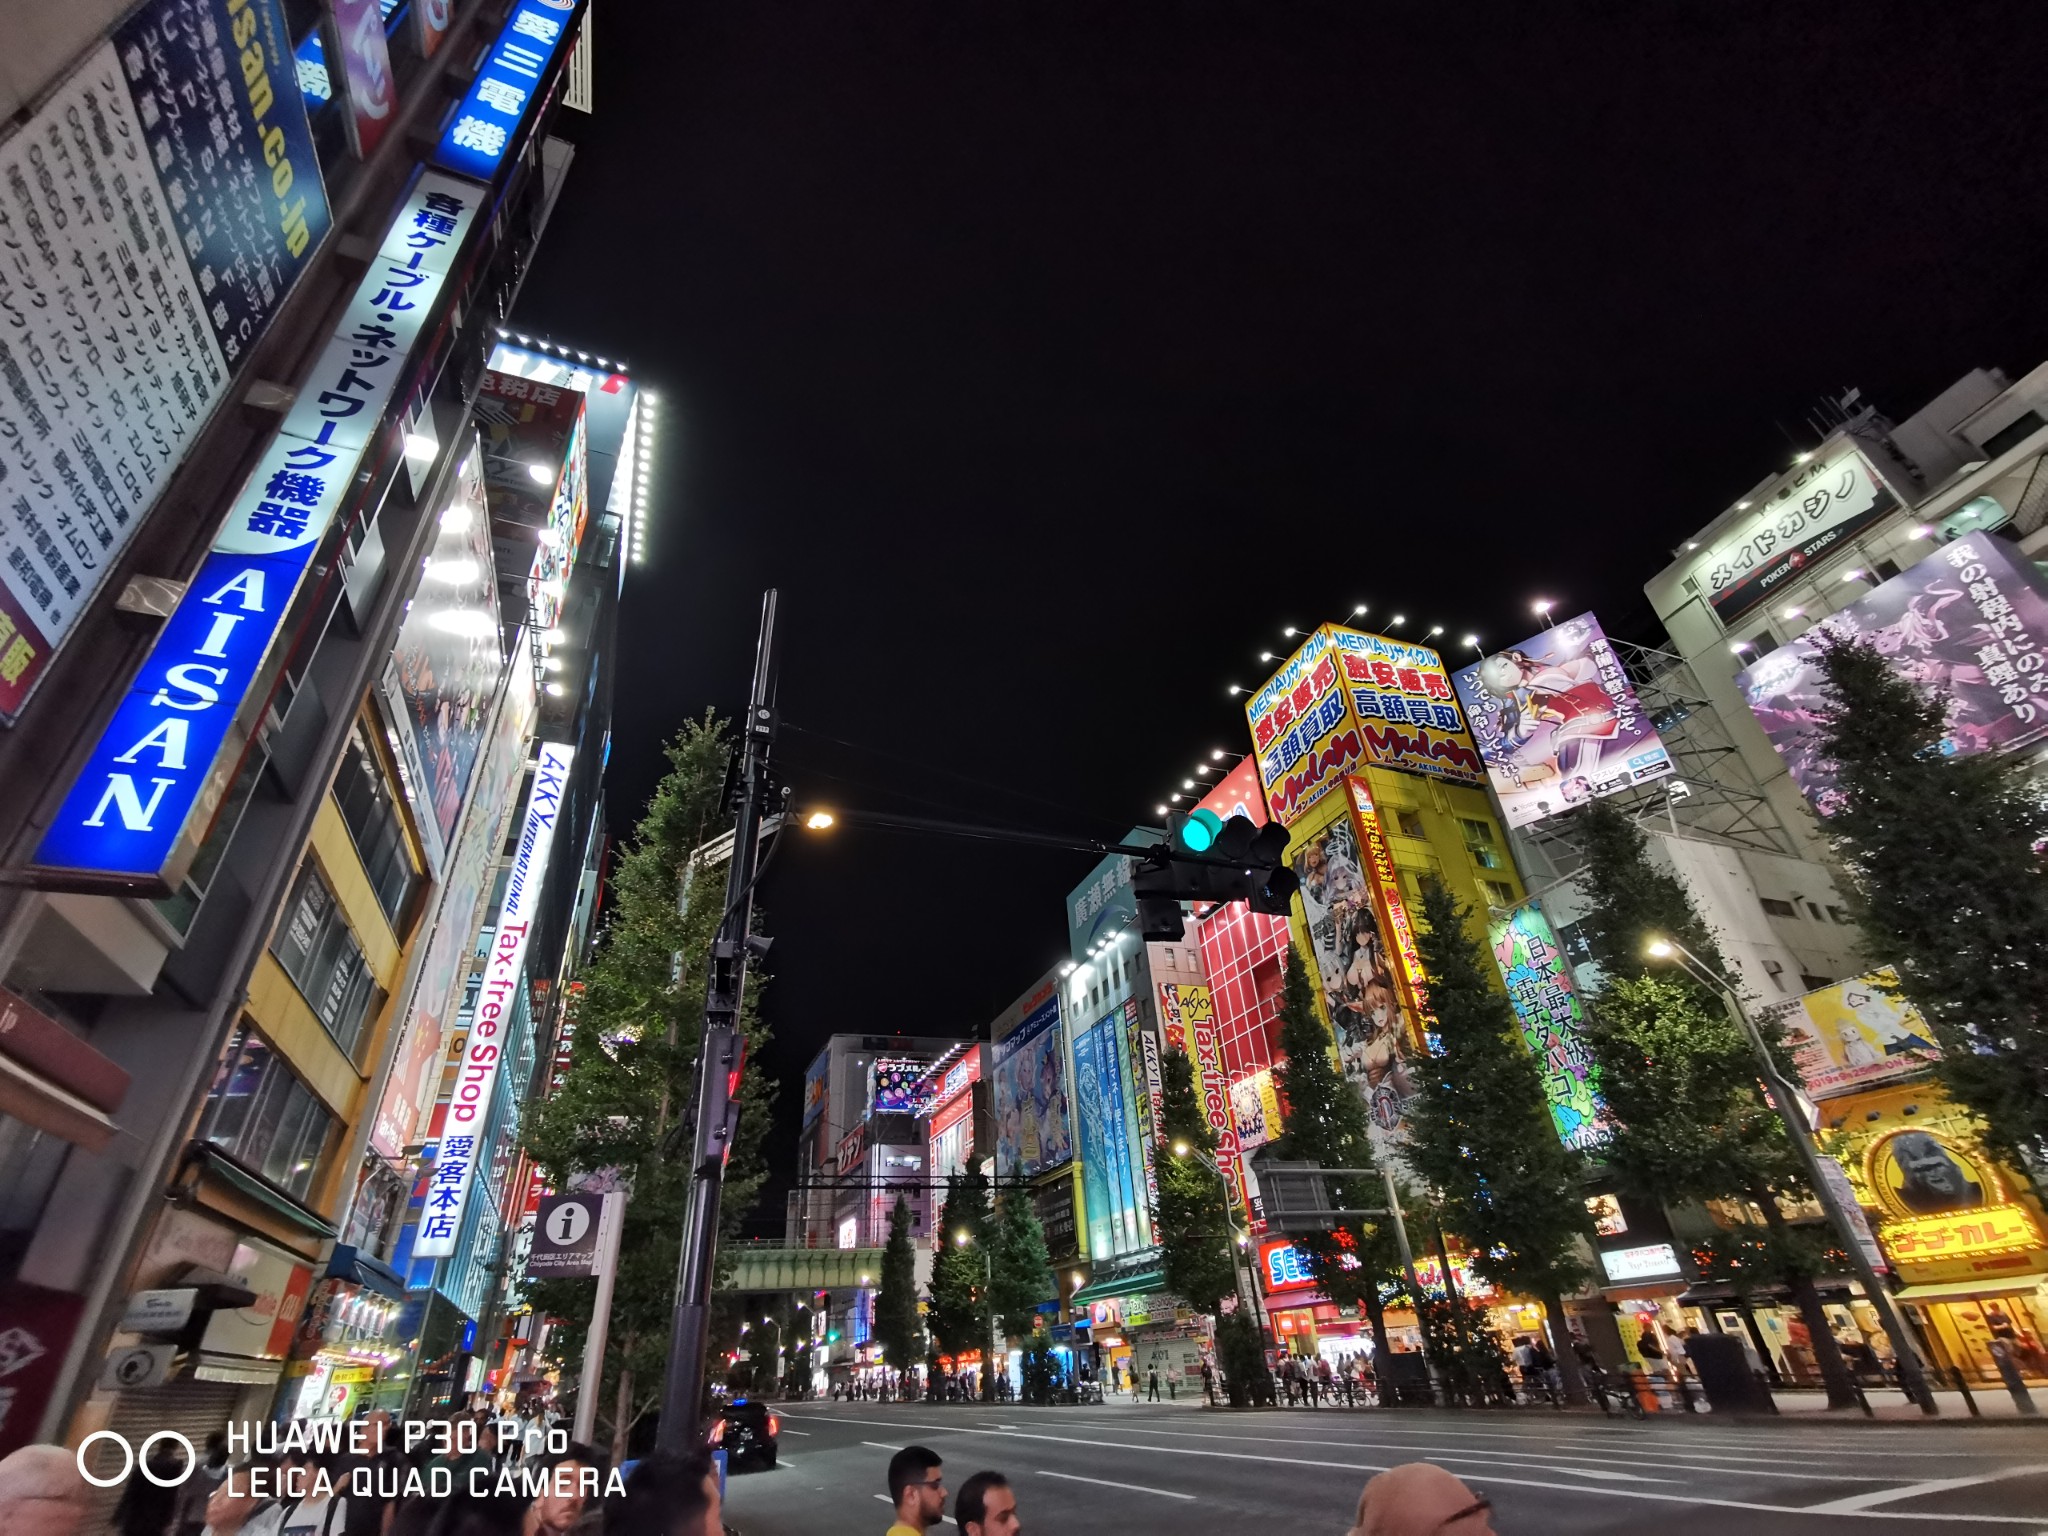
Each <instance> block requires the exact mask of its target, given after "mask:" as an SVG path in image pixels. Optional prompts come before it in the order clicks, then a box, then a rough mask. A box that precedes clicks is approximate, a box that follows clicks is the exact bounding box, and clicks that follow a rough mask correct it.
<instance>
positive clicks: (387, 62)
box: [327, 0, 398, 157]
mask: <svg viewBox="0 0 2048 1536" xmlns="http://www.w3.org/2000/svg"><path fill="white" fill-rule="evenodd" d="M327 13H328V15H329V16H330V17H331V18H332V19H333V22H334V41H335V46H336V47H338V48H339V49H340V50H341V94H342V97H343V99H344V102H345V104H346V105H347V107H348V117H347V122H348V134H349V144H350V145H351V146H352V147H353V148H354V150H355V152H356V153H357V154H358V155H360V156H364V157H368V156H369V154H370V153H371V152H372V151H373V150H375V149H376V147H377V146H378V145H379V144H380V143H382V142H383V140H384V132H385V130H386V129H388V128H389V127H390V126H391V122H392V119H393V118H394V117H395V116H396V115H397V113H398V82H397V81H396V80H394V79H393V78H392V75H391V50H390V48H389V46H388V45H387V44H386V43H385V41H384V13H385V7H384V6H383V5H382V4H380V3H379V0H327Z"/></svg>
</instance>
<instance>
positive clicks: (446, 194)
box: [36, 173, 483, 889]
mask: <svg viewBox="0 0 2048 1536" xmlns="http://www.w3.org/2000/svg"><path fill="white" fill-rule="evenodd" d="M482 196H483V194H482V192H481V191H480V190H479V189H477V188H473V187H470V186H467V185H466V184H464V183H461V182H457V181H452V180H449V179H448V178H446V177H440V176H435V175H433V174H432V173H429V174H428V175H426V176H425V177H423V178H422V179H421V180H420V182H419V183H418V184H417V185H416V186H415V188H414V189H413V192H412V195H411V197H410V198H409V199H408V200H407V202H406V204H405V205H404V207H403V208H401V210H400V212H399V215H398V218H397V220H396V222H394V224H393V225H392V227H391V232H390V234H389V235H388V236H387V237H386V239H385V242H384V246H383V248H382V249H381V250H380V251H379V253H378V255H377V257H376V259H375V260H373V261H372V262H371V264H370V270H369V274H368V275H367V276H366V277H365V278H364V279H363V281H362V284H361V285H360V287H359V288H358V289H357V291H356V296H355V298H354V299H353V300H352V301H351V303H350V305H349V307H348V309H347V310H346V311H345V313H344V315H343V319H342V322H341V325H340V327H339V328H338V329H337V331H336V333H335V336H334V339H333V341H331V342H330V343H329V344H328V347H327V350H326V351H325V352H323V353H322V354H321V356H320V359H319V361H318V362H316V363H315V364H314V366H313V370H312V372H311V373H310V374H308V375H307V379H306V383H305V385H304V386H303V387H302V388H301V390H300V392H299V398H298V400H297V402H296V403H295V404H294V405H293V407H292V409H291V411H290V412H289V413H288V414H287V415H286V417H285V419H284V424H283V426H282V427H281V428H280V429H279V431H278V435H277V437H276V438H275V439H274V440H273V441H272V443H271V445H270V447H269V448H268V449H267V450H266V451H265V452H264V454H263V455H262V457H261V458H260V459H259V460H258V462H257V466H256V471H255V473H254V474H253V475H251V476H250V478H249V480H248V482H247V483H246V484H245V485H244V487H243V490H242V493H241V495H240V496H239V497H238V498H237V500H236V502H235V504H234V506H233V508H232V509H231V510H230V511H229V514H228V518H227V521H226V523H225V524H224V525H223V526H222V528H221V530H220V532H219V533H218V534H217V535H216V536H215V539H214V543H213V550H212V552H211V553H210V554H208V555H207V557H206V559H205V561H204V562H203V563H202V564H201V565H200V568H199V573H198V575H197V576H196V577H195V578H194V580H193V581H192V583H191V585H190V586H189V587H188V588H187V589H186V592H185V595H184V597H183V598H182V599H181V600H180V602H179V604H178V607H177V608H176V610H175V611H174V612H173V613H172V615H171V617H170V619H169V620H168V621H167V622H166V623H165V625H164V628H163V629H162V631H161V632H160V633H159V634H158V636H157V640H156V644H155V645H154V646H153V647H152V648H151V650H150V653H149V656H148V658H147V659H146V660H145V661H144V662H143V664H142V667H141V670H140V671H139V672H138V673H137V674H136V676H135V679H134V681H133V683H132V684H131V685H130V687H129V689H128V692H127V695H126V697H124V698H123V700H122V701H121V703H120V705H119V706H118V707H117V708H116V710H115V712H114V718H113V720H112V721H111V722H110V723H109V725H108V726H107V729H106V731H105V732H104V733H103V734H102V736H101V737H100V740H99V742H98V744H97V745H96V746H95V747H94V749H93V751H92V753H91V755H90V756H89V757H88V758H87V760H86V764H85V767H84V769H83V770H82V771H81V773H80V774H79V777H78V780H77V782H76V783H75V784H74V785H73V786H72V789H71V793H70V795H69V796H68V797H66V799H65V801H64V804H63V805H62V807H61V808H60V809H59V810H58V813H57V816H56V819H55V820H54V821H53V822H52V824H51V827H50V830H49V832H48V833H47V834H46V835H45V836H44V838H43V842H42V846H41V848H40V849H39V850H38V852H37V856H36V858H37V863H38V864H39V865H41V866H42V867H43V868H45V869H56V870H65V871H72V872H78V873H85V874H90V875H92V876H94V877H97V878H104V879H110V880H118V881H124V882H133V883H136V884H139V885H144V886H154V887H157V888H161V889H171V888H174V887H175V886H176V884H177V882H178V881H179V880H181V879H182V878H183V876H184V871H185V869H186V868H187V867H188V866H189V864H190V862H191V859H192V856H193V855H194V854H195V853H196V852H197V850H198V844H199V841H200V840H201V839H202V838H203V837H204V835H205V833H206V831H207V829H208V828H209V827H210V826H211V824H212V820H213V813H214V811H215V810H216V809H217V808H218V805H219V802H220V798H221V796H222V795H223V794H224V793H225V792H226V790H227V786H228V784H229V782H230V781H231V780H232V778H233V776H234V772H235V768H236V765H237V764H238V763H239V761H240V758H241V752H242V748H243V746H244V745H245V743H246V741H247V739H248V732H249V730H250V729H251V719H250V716H251V715H252V714H253V713H254V711H255V709H256V708H257V707H259V706H260V705H261V704H262V702H263V700H264V698H265V697H266V696H267V692H268V689H267V686H266V678H267V675H268V674H269V673H271V672H272V671H273V670H274V666H275V662H276V656H275V651H276V647H275V644H274V642H275V641H276V640H277V637H278V635H279V632H280V630H281V629H282V627H283V624H284V620H285V615H286V614H287V612H289V610H290V608H291V602H292V597H293V595H294V593H296V592H297V590H298V586H299V583H300V581H301V580H302V579H303V578H304V576H305V574H306V571H307V570H308V568H309V567H310V565H311V563H312V559H313V554H314V551H315V550H316V549H317V548H318V546H319V544H320V540H321V539H322V537H323V536H324V535H325V534H326V532H327V529H328V526H329V525H330V524H331V523H332V522H333V521H334V518H335V515H336V513H337V512H338V510H339V509H340V507H341V505H342V503H343V501H344V500H345V498H346V497H347V496H348V494H349V491H350V489H351V487H352V485H353V483H354V480H355V476H356V469H357V466H358V463H359V461H360V460H361V458H362V455H363V451H364V448H365V446H366V445H367V444H368V442H369V440H370V438H371V436H372V435H373V433H374V432H375V430H376V429H377V426H378V424H379V422H380V421H381V420H382V418H383V415H384V409H385V406H386V404H387V403H388V402H389V401H390V399H391V396H392V394H393V391H394V388H395V386H396V383H397V380H398V376H399V374H400V373H401V372H402V371H403V369H404V367H405V364H406V361H407V358H408V356H409V354H410V351H411V347H412V344H413V342H414V340H415V339H416V338H417V336H418V334H419V330H420V327H421V325H422V324H423V322H424V320H425V318H426V315H427V313H428V311H429V310H430V309H431V308H432V306H433V301H434V298H435V296H436V294H437V293H438V292H439V290H440V287H441V284H442V282H443V280H444V278H445V276H446V274H447V271H448V265H449V262H450V261H451V260H452V258H453V255H454V251H455V248H456V247H457V246H459V244H460V243H461V240H462V238H463V235H464V234H465V233H466V232H467V230H468V228H469V225H470V223H471V221H472V220H473V219H474V217H475V214H476V210H477V206H478V204H479V202H480V201H481V200H482Z"/></svg>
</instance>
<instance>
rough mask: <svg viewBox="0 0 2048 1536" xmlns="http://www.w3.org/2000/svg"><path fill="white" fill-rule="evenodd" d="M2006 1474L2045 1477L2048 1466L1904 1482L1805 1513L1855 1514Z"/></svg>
mask: <svg viewBox="0 0 2048 1536" xmlns="http://www.w3.org/2000/svg"><path fill="white" fill-rule="evenodd" d="M2010 1477H2048V1466H2042V1465H2040V1464H2038V1463H2037V1464H2036V1465H2034V1466H2031V1467H2006V1468H2004V1469H2003V1470H2001V1471H1997V1472H1982V1473H1979V1474H1978V1475H1977V1476H1975V1477H1943V1478H1937V1479H1935V1480H1934V1481H1933V1482H1927V1483H1908V1484H1907V1485H1906V1486H1905V1487H1903V1488H1880V1489H1878V1490H1876V1491H1874V1492H1871V1493H1853V1494H1851V1495H1849V1497H1848V1498H1846V1499H1831V1500H1830V1501H1828V1502H1827V1503H1825V1504H1814V1505H1809V1506H1808V1508H1807V1510H1806V1513H1807V1514H1809V1515H1848V1514H1856V1513H1859V1512H1861V1511H1863V1510H1866V1509H1870V1508H1872V1507H1873V1506H1875V1505H1878V1504H1896V1503H1897V1502H1898V1501H1899V1500H1900V1499H1918V1498H1923V1497H1925V1496H1926V1495H1928V1494H1930V1493H1947V1492H1948V1491H1949V1490H1950V1489H1951V1488H1974V1487H1976V1486H1977V1485H1978V1484H1979V1483H2002V1482H2004V1481H2005V1480H2006V1479H2007V1478H2010Z"/></svg>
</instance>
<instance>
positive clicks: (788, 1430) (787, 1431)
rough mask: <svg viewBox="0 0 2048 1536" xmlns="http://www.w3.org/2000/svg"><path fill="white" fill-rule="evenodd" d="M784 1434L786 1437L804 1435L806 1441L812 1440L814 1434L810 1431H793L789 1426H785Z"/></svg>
mask: <svg viewBox="0 0 2048 1536" xmlns="http://www.w3.org/2000/svg"><path fill="white" fill-rule="evenodd" d="M782 1432H783V1433H784V1434H785V1435H802V1436H803V1437H804V1438H805V1439H806V1440H808V1439H810V1437H811V1433H812V1432H811V1431H810V1430H808V1429H791V1428H789V1427H788V1426H787V1425H785V1426H783V1430H782Z"/></svg>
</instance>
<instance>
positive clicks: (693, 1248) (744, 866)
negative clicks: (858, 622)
mask: <svg viewBox="0 0 2048 1536" xmlns="http://www.w3.org/2000/svg"><path fill="white" fill-rule="evenodd" d="M775 604H776V593H775V589H774V588H773V587H771V588H769V589H768V591H767V592H766V593H765V594H764V595H763V597H762V599H761V634H760V639H759V641H758V642H757V644H756V646H755V649H754V682H753V687H752V688H751V689H750V690H749V692H748V695H747V713H746V718H745V720H744V722H743V724H742V728H741V735H740V743H739V752H740V761H739V772H738V774H737V776H736V790H735V793H736V794H737V796H738V799H739V804H738V806H737V808H736V812H735V816H734V820H733V840H732V864H731V867H730V868H729V869H728V871H727V873H726V881H725V916H724V918H723V920H722V921H720V923H719V925H718V932H717V935H716V936H715V937H714V938H713V939H712V941H711V966H710V969H709V971H708V972H707V973H706V976H705V985H704V1034H703V1043H702V1044H701V1046H700V1047H699V1049H698V1053H697V1110H696V1118H695V1121H694V1131H693V1134H692V1141H691V1155H692V1157H693V1159H694V1166H693V1167H692V1169H691V1174H690V1196H689V1205H688V1207H687V1209H686V1210H685V1212H684V1215H683V1247H682V1254H681V1256H680V1257H679V1259H678V1260H677V1265H676V1306H675V1322H674V1324H673V1327H672V1330H671V1332H670V1334H669V1344H668V1380H667V1383H666V1387H665V1389H664V1391H663V1393H662V1401H661V1428H660V1433H659V1435H658V1436H657V1440H658V1443H659V1445H660V1448H661V1449H662V1450H663V1451H669V1452H674V1453H676V1454H682V1455H687V1454H688V1453H689V1452H691V1451H694V1450H695V1449H696V1448H697V1446H698V1444H699V1443H700V1440H701V1431H702V1425H701V1422H700V1421H701V1418H702V1414H703V1407H704V1357H705V1351H706V1350H707V1348H708V1347H709V1345H710V1341H711V1326H710V1325H711V1275H712V1268H713V1264H714V1262H715V1260H716V1258H717V1251H718V1202H719V1196H720V1194H721V1193H722V1191H723V1186H724V1182H725V1155H726V1151H727V1149H728V1148H729V1147H730V1146H731V1144H732V1129H733V1119H734V1117H735V1115H736V1112H737V1107H736V1106H735V1105H733V1103H732V1101H731V1094H730V1091H729V1082H730V1079H731V1077H732V1076H733V1075H734V1074H735V1073H736V1072H737V1071H738V1069H739V1066H740V1063H741V1057H742V1053H743V1051H744V1049H745V1043H744V1041H743V1040H742V1039H741V1037H740V1032H739V1022H740V1001H741V999H742V997H743V996H744V994H745V991H746V980H747V935H748V932H749V928H750V924H751V922H752V919H753V913H754V881H755V878H756V875H757V873H758V869H759V860H760V846H759V841H760V840H759V836H758V834H759V830H760V823H761V806H762V801H763V799H764V798H765V797H766V795H767V792H768V752H769V747H770V745H771V744H772V742H773V739H774V734H775Z"/></svg>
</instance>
